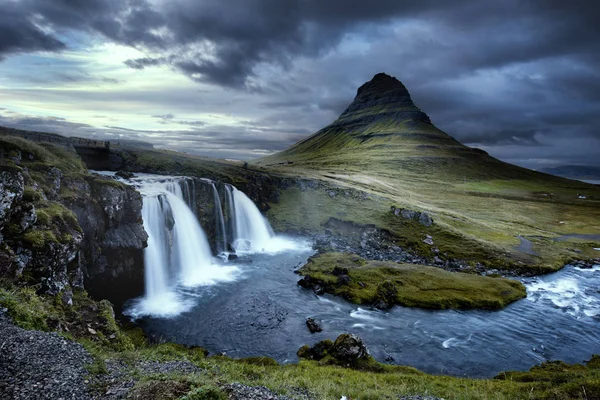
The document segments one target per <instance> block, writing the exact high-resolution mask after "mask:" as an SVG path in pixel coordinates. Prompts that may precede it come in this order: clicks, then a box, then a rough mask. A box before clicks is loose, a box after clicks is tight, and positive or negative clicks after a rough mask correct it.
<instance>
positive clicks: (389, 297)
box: [375, 280, 398, 310]
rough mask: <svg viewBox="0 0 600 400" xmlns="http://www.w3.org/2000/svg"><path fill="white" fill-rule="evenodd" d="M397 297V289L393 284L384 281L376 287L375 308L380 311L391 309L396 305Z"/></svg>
mask: <svg viewBox="0 0 600 400" xmlns="http://www.w3.org/2000/svg"><path fill="white" fill-rule="evenodd" d="M397 297H398V288H397V287H396V285H395V284H394V282H392V281H390V280H387V281H384V282H382V283H380V284H379V285H377V289H376V301H375V307H377V308H379V309H380V310H386V309H388V308H391V307H393V306H394V305H395V304H396V301H397V300H396V299H397Z"/></svg>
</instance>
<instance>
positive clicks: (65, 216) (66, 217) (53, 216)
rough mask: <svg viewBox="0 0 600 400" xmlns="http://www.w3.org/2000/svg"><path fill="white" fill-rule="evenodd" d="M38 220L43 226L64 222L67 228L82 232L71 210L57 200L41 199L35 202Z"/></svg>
mask: <svg viewBox="0 0 600 400" xmlns="http://www.w3.org/2000/svg"><path fill="white" fill-rule="evenodd" d="M36 207H37V208H36V212H37V216H38V222H39V223H40V224H41V225H44V226H50V225H51V224H55V223H63V224H66V225H67V226H68V227H69V228H71V229H74V230H76V231H78V232H82V229H81V227H80V226H79V222H78V221H77V217H76V216H75V214H74V213H73V211H71V210H69V209H68V208H66V207H65V206H63V205H62V204H60V203H57V202H50V201H43V202H37V203H36Z"/></svg>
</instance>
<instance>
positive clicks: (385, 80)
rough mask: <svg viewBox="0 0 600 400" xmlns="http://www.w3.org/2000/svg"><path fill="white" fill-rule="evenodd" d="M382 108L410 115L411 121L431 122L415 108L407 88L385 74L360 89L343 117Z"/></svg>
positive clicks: (375, 77)
mask: <svg viewBox="0 0 600 400" xmlns="http://www.w3.org/2000/svg"><path fill="white" fill-rule="evenodd" d="M380 106H383V107H385V108H387V109H388V110H386V111H391V109H393V110H394V111H396V112H400V113H401V114H406V113H410V115H412V118H411V119H418V120H421V121H425V122H430V121H429V117H427V115H426V114H425V113H423V112H422V111H421V110H420V109H419V108H418V107H417V106H415V104H414V103H413V101H412V99H411V97H410V93H409V92H408V89H406V86H404V85H403V84H402V82H400V81H399V80H398V79H396V78H395V77H393V76H390V75H388V74H386V73H383V72H380V73H378V74H376V75H375V76H374V77H373V79H371V80H370V81H368V82H367V83H365V84H363V85H362V86H361V87H359V88H358V91H357V93H356V97H355V98H354V101H353V102H352V103H351V104H350V105H349V106H348V108H347V109H346V110H345V111H344V112H343V113H342V115H341V117H342V118H343V117H347V116H349V115H351V114H353V113H356V112H360V111H363V110H365V109H368V108H377V107H380ZM405 116H408V115H405Z"/></svg>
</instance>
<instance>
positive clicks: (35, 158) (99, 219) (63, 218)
mask: <svg viewBox="0 0 600 400" xmlns="http://www.w3.org/2000/svg"><path fill="white" fill-rule="evenodd" d="M0 163H1V165H2V171H1V172H0V275H1V276H3V277H4V278H6V279H9V280H15V281H18V282H19V283H21V284H28V285H37V286H38V288H39V291H40V292H41V293H47V294H50V295H58V294H61V297H60V298H61V299H62V300H63V302H64V303H65V304H71V303H72V296H73V290H74V289H83V288H85V289H87V290H88V291H89V292H91V293H92V294H95V295H97V296H98V297H100V298H108V299H110V300H111V301H114V302H116V303H119V302H120V300H124V299H126V298H131V297H133V296H136V295H139V294H141V293H142V290H143V269H144V266H143V249H144V247H145V246H146V240H147V235H146V232H145V231H144V229H143V224H142V218H141V209H142V200H141V196H140V194H139V193H138V192H136V191H135V190H134V189H132V188H130V187H128V186H126V185H122V184H120V183H118V182H116V181H114V180H112V179H106V178H102V177H99V176H92V175H89V174H88V172H87V171H86V170H85V168H84V167H83V166H82V164H81V161H80V160H79V159H78V158H77V156H76V154H75V153H74V152H73V151H72V150H69V148H64V147H59V146H53V145H48V144H37V143H29V142H26V141H23V140H18V139H12V140H11V139H10V138H9V139H5V140H0Z"/></svg>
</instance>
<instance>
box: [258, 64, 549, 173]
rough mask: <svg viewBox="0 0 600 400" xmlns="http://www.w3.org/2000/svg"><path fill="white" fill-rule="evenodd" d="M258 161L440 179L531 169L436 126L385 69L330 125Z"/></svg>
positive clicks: (364, 87)
mask: <svg viewBox="0 0 600 400" xmlns="http://www.w3.org/2000/svg"><path fill="white" fill-rule="evenodd" d="M256 164H258V165H263V166H271V167H273V166H275V167H277V166H284V165H285V166H292V165H293V166H294V167H296V168H297V167H300V168H313V169H320V168H327V169H329V170H331V169H333V170H343V171H346V172H348V171H355V172H360V173H375V174H377V175H379V176H388V177H397V176H399V175H403V176H406V175H412V178H417V179H420V178H422V177H423V176H424V174H427V175H429V177H433V176H435V175H439V174H441V175H443V179H444V180H447V179H452V180H463V181H464V180H465V179H481V178H514V177H521V176H522V175H526V176H527V175H532V174H533V175H535V173H533V172H532V171H530V170H526V169H523V168H520V167H517V166H514V165H510V164H507V163H504V162H501V161H499V160H497V159H495V158H493V157H490V156H489V155H488V154H487V153H486V152H484V151H483V150H480V149H476V148H471V147H468V146H465V145H463V144H461V143H460V142H458V141H457V140H455V139H454V138H453V137H451V136H450V135H448V134H446V133H445V132H443V131H441V130H440V129H438V128H436V127H435V125H433V124H432V122H431V120H430V118H429V116H428V115H427V114H426V113H425V112H423V111H422V110H421V109H419V108H418V107H417V106H416V105H415V104H414V102H413V101H412V98H411V96H410V93H409V92H408V90H407V89H406V87H405V86H404V85H403V84H402V83H401V82H400V81H399V80H397V79H396V78H394V77H392V76H389V75H387V74H385V73H379V74H377V75H375V76H374V77H373V79H371V80H370V81H369V82H367V83H365V84H364V85H362V86H361V87H360V88H359V89H358V91H357V94H356V97H355V98H354V101H352V103H350V105H349V106H348V107H347V108H346V110H345V111H344V112H343V113H342V114H341V115H340V116H339V117H338V118H337V119H336V120H335V121H334V122H332V123H331V124H330V125H328V126H326V127H325V128H323V129H321V130H319V131H318V132H317V133H315V134H314V135H312V136H310V137H308V138H306V139H304V140H302V141H300V142H298V143H296V144H295V145H293V146H292V147H290V148H288V149H287V150H284V151H282V152H280V153H277V154H274V155H272V156H268V157H264V158H262V159H259V160H257V161H256ZM538 175H539V174H538ZM538 178H540V177H539V176H538ZM546 178H547V177H546Z"/></svg>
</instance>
